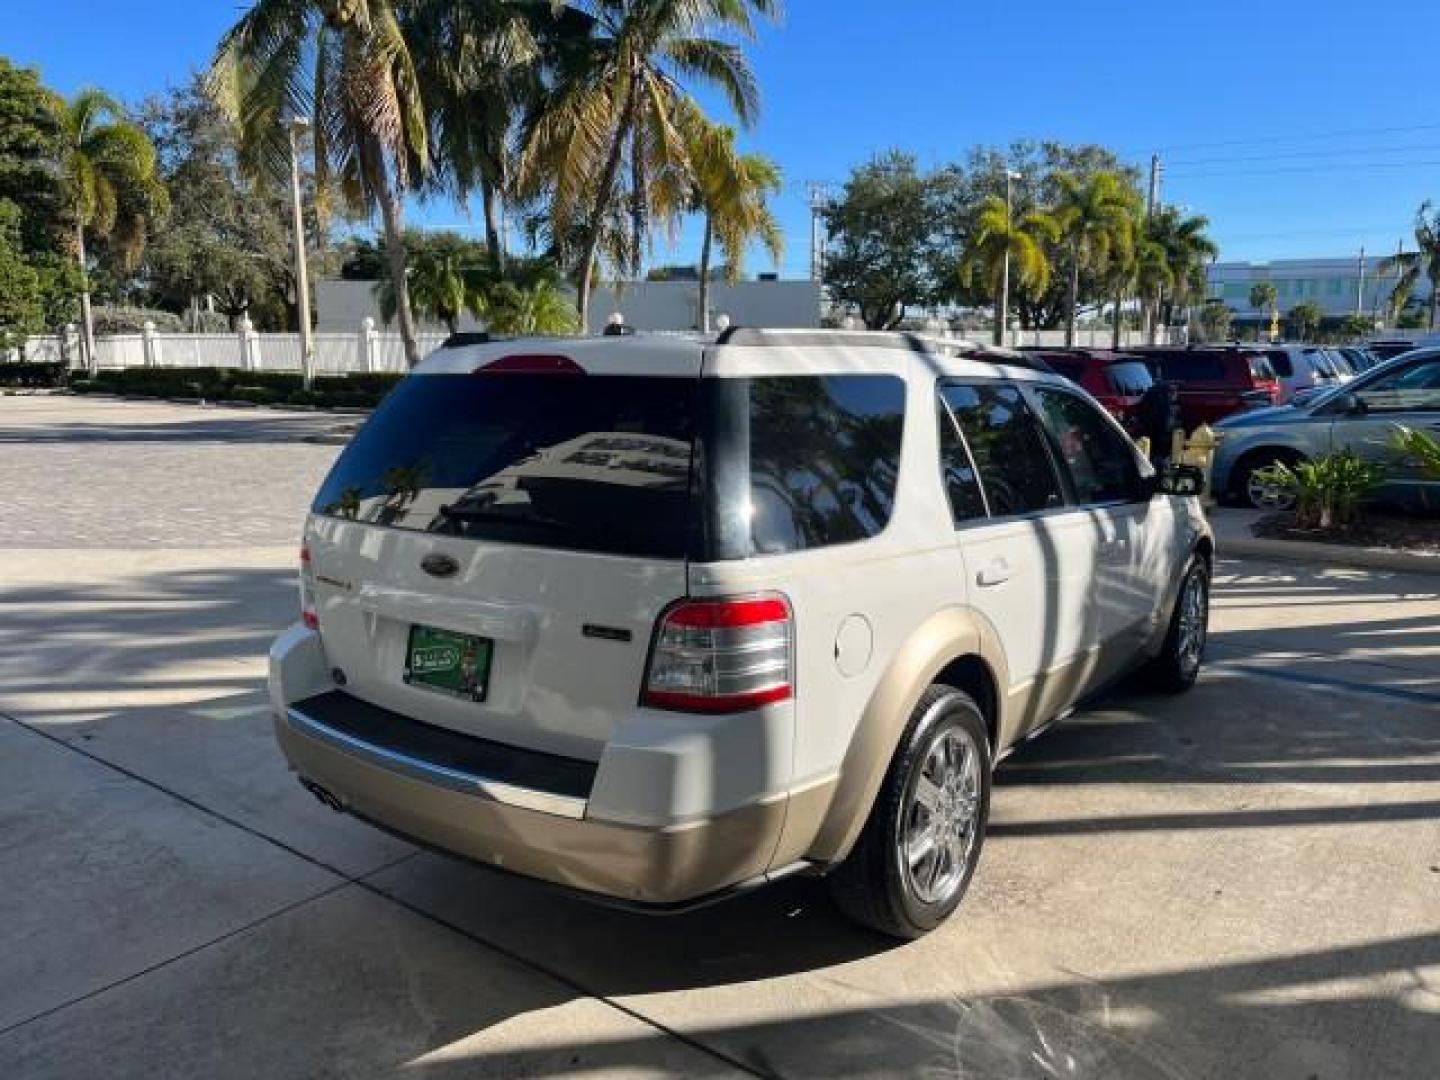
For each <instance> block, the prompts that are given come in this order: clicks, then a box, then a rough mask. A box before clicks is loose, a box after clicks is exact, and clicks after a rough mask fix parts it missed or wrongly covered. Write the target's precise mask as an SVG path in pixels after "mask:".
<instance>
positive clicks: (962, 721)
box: [828, 683, 991, 940]
mask: <svg viewBox="0 0 1440 1080" xmlns="http://www.w3.org/2000/svg"><path fill="white" fill-rule="evenodd" d="M990 768H991V758H990V742H989V737H988V733H987V731H986V725H985V717H984V716H983V714H982V713H981V712H980V708H979V706H977V705H976V704H975V700H974V699H973V698H972V697H971V696H970V695H969V694H967V693H965V692H964V691H963V690H958V689H956V688H955V687H953V686H947V685H945V684H943V683H936V684H935V685H933V686H931V687H929V688H928V689H926V691H925V693H924V694H922V695H921V697H920V700H919V702H917V703H916V705H915V709H914V711H913V712H912V713H911V714H910V721H909V723H908V724H907V725H906V729H905V734H904V735H903V736H902V738H901V740H900V745H899V747H898V748H897V749H896V751H895V757H894V758H893V759H892V761H891V762H890V768H889V770H888V771H887V772H886V774H885V780H884V782H883V783H882V784H881V786H880V791H879V792H878V793H877V795H876V797H875V805H874V806H873V807H871V809H870V817H869V818H868V819H867V820H866V822H865V827H864V829H863V830H862V831H861V833H860V837H859V839H858V840H856V842H855V847H854V849H853V850H852V851H851V852H850V855H849V857H848V858H846V860H845V861H844V862H843V863H841V864H840V866H839V867H837V868H836V869H835V871H834V872H833V873H832V874H831V875H830V877H829V878H828V881H829V885H830V892H831V895H832V896H833V897H834V899H835V903H836V904H837V906H839V908H840V910H841V911H843V912H844V913H845V914H846V915H848V916H849V917H850V918H851V919H853V920H855V921H856V922H858V923H861V924H862V925H865V926H868V927H870V928H872V929H874V930H878V931H880V933H882V934H888V935H889V936H891V937H897V938H903V939H907V940H909V939H913V938H918V937H921V936H923V935H924V934H927V933H929V932H930V931H931V930H933V929H935V928H936V927H937V926H939V925H940V924H941V923H942V922H944V921H945V920H946V919H947V918H948V917H949V916H950V914H951V913H952V912H954V910H955V909H956V908H957V907H959V905H960V901H961V900H962V899H963V898H964V896H965V891H966V889H967V888H969V885H970V879H971V877H972V876H973V875H974V873H975V867H976V865H977V864H978V863H979V861H980V849H981V847H982V846H983V845H984V842H985V825H986V822H987V821H988V820H989V816H990Z"/></svg>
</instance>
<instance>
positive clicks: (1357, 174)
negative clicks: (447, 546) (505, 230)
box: [0, 0, 1440, 277]
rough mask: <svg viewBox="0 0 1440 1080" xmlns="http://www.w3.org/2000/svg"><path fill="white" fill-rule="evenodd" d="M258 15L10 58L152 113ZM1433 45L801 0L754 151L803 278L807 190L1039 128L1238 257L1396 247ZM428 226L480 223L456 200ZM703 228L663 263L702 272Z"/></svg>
mask: <svg viewBox="0 0 1440 1080" xmlns="http://www.w3.org/2000/svg"><path fill="white" fill-rule="evenodd" d="M244 7H245V4H244V3H243V0H236V2H224V0H222V2H218V3H217V2H216V0H141V2H139V3H133V4H112V3H110V2H108V0H3V3H0V8H3V18H0V53H3V54H4V55H6V56H8V57H10V58H11V59H13V60H16V61H19V62H21V63H24V64H30V65H35V66H38V67H39V68H40V69H41V71H42V74H43V75H44V77H45V79H46V80H47V81H48V82H49V83H50V84H51V85H53V86H55V87H56V88H58V89H60V90H61V91H64V92H69V91H72V90H74V89H75V88H76V87H78V86H81V85H85V84H87V83H94V84H98V85H101V86H104V87H105V88H107V89H109V90H111V91H112V92H114V93H117V94H119V95H121V96H123V97H124V98H126V99H130V100H138V99H140V98H143V97H144V96H146V95H148V94H150V93H153V92H155V91H158V90H161V89H164V88H165V87H166V86H168V85H174V84H177V83H179V82H182V81H184V79H185V78H186V77H187V74H188V73H189V72H190V71H191V70H192V69H194V68H196V67H199V66H202V65H203V64H204V63H205V62H206V61H207V59H208V57H209V55H210V53H211V50H212V49H213V47H214V43H215V40H216V38H217V37H218V35H219V34H220V32H221V31H222V30H223V29H224V27H225V26H226V25H227V24H228V23H229V22H230V21H232V20H233V19H234V18H235V17H236V14H237V13H238V12H239V11H241V10H243V9H244ZM1433 41H1434V22H1433V10H1432V9H1431V8H1430V6H1429V5H1426V4H1421V3H1418V2H1414V0H1395V2H1392V3H1390V4H1383V5H1382V4H1375V5H1366V4H1355V3H1353V2H1348V3H1343V4H1342V3H1338V2H1335V0H1312V2H1309V3H1298V2H1292V0H1251V2H1249V3H1235V2H1232V0H1215V2H1212V3H1209V4H1206V5H1203V7H1202V6H1201V5H1196V4H1188V3H1186V4H1154V3H1149V4H1141V3H1120V2H1116V0H1099V2H1093V3H1089V4H1077V3H1075V2H1074V0H1032V2H1031V3H1028V4H1024V5H1021V4H1015V3H1009V4H995V3H983V4H981V3H957V2H951V0H886V2H883V3H882V2H878V0H789V4H788V10H787V13H786V17H785V19H784V22H783V24H782V25H781V26H780V27H777V28H769V29H767V30H766V31H765V32H764V34H763V36H762V38H761V40H760V42H759V43H758V45H756V46H755V47H754V49H753V51H752V56H753V61H754V64H755V67H756V69H757V72H758V75H759V78H760V84H761V87H762V90H763V92H764V111H763V115H762V117H761V120H760V123H759V124H758V126H757V127H756V128H755V129H754V130H752V131H750V132H748V133H746V134H745V136H744V139H743V141H744V142H745V143H746V144H747V145H748V146H749V147H750V148H752V149H757V150H761V151H763V152H765V153H767V154H769V155H770V156H771V157H773V158H775V159H776V160H777V161H778V162H779V163H780V165H781V167H782V168H783V170H784V173H785V177H786V181H787V184H786V190H785V193H784V195H783V197H782V198H781V199H780V201H779V204H778V210H779V212H780V216H781V220H782V224H783V226H784V228H785V232H786V237H787V252H786V256H785V259H784V261H783V264H782V271H783V273H784V276H787V277H789V276H803V275H804V274H805V273H806V268H807V266H808V244H809V215H808V211H807V210H806V203H805V184H806V182H807V181H811V180H819V181H831V182H835V181H840V180H843V178H844V177H845V175H846V173H847V172H848V170H849V168H850V167H851V166H852V165H854V164H855V163H857V162H860V161H863V160H864V159H866V158H868V157H869V156H871V155H872V154H874V153H876V152H878V151H882V150H884V149H887V148H890V147H901V148H905V149H909V150H911V151H913V152H915V153H916V154H917V155H919V156H920V158H921V159H922V161H924V162H925V163H927V164H929V163H936V162H940V161H944V160H946V159H947V158H952V157H958V156H960V155H961V154H962V153H963V152H964V150H965V149H966V148H967V147H969V146H970V145H972V144H974V143H1008V142H1009V141H1011V140H1012V139H1016V138H1025V137H1031V138H1055V139H1060V140H1065V141H1077V142H1078V141H1094V142H1100V143H1104V144H1106V145H1108V146H1110V147H1112V148H1113V149H1114V150H1116V151H1117V152H1118V153H1120V154H1121V155H1122V156H1124V157H1126V158H1127V159H1131V160H1133V161H1135V162H1136V163H1137V164H1143V163H1145V162H1147V161H1148V159H1149V155H1150V153H1151V152H1152V151H1159V152H1160V153H1161V154H1162V157H1163V159H1164V160H1165V161H1166V166H1167V168H1166V179H1165V185H1164V197H1165V199H1166V201H1169V202H1175V203H1180V204H1183V205H1185V206H1187V207H1189V208H1190V209H1191V210H1192V211H1194V212H1198V213H1204V214H1207V215H1208V216H1209V217H1210V219H1211V222H1212V231H1213V234H1214V236H1215V237H1216V238H1217V239H1218V241H1219V242H1220V245H1221V249H1222V258H1225V259H1252V260H1263V259H1269V258H1291V257H1303V256H1307V255H1339V254H1350V253H1353V252H1355V251H1356V250H1357V249H1358V247H1359V246H1360V245H1361V244H1365V245H1366V247H1367V248H1368V249H1369V250H1371V251H1378V250H1384V251H1391V250H1394V247H1395V244H1396V242H1397V241H1398V240H1400V239H1402V238H1404V239H1405V240H1406V241H1407V242H1409V243H1413V241H1410V232H1409V227H1410V223H1411V219H1412V217H1413V214H1414V210H1415V207H1416V206H1417V205H1418V203H1419V202H1420V201H1421V200H1422V199H1424V198H1427V197H1430V198H1435V199H1436V200H1437V201H1440V93H1437V92H1436V90H1435V88H1434V85H1435V84H1434V73H1433V67H1434V57H1433V51H1432V50H1433ZM414 217H415V218H416V220H417V221H419V222H421V223H424V224H434V225H442V224H443V225H447V226H457V227H459V228H462V229H466V230H476V231H478V222H477V221H476V219H475V218H474V217H467V216H465V215H464V214H463V213H462V212H458V211H456V210H455V209H453V208H451V207H448V206H445V205H431V206H427V207H420V208H417V210H416V212H415V214H414ZM697 234H698V226H696V225H689V226H687V227H686V228H685V229H683V230H682V232H681V233H680V235H679V236H678V237H677V238H676V240H675V243H674V245H673V250H672V251H670V252H665V251H662V252H659V253H657V261H666V260H667V259H668V258H669V257H671V256H673V257H674V258H675V259H676V260H677V261H678V260H684V261H688V260H690V259H692V258H693V257H694V250H695V248H696V246H697ZM749 269H751V270H760V269H768V267H766V266H764V265H763V264H762V263H759V262H754V261H752V264H751V266H750V267H749Z"/></svg>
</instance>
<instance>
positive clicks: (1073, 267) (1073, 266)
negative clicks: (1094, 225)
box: [1065, 243, 1080, 349]
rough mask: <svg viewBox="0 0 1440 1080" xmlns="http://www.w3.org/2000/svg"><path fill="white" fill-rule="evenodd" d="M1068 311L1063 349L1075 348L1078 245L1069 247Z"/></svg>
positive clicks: (1077, 297)
mask: <svg viewBox="0 0 1440 1080" xmlns="http://www.w3.org/2000/svg"><path fill="white" fill-rule="evenodd" d="M1069 307H1070V310H1069V312H1068V313H1067V314H1066V316H1065V347H1066V348H1067V349H1073V348H1074V347H1075V316H1076V313H1077V309H1078V308H1079V307H1080V245H1079V243H1074V244H1071V245H1070V305H1069Z"/></svg>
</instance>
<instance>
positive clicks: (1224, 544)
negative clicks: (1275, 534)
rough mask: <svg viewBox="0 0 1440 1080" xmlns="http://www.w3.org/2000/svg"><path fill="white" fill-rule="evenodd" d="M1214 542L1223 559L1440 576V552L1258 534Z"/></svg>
mask: <svg viewBox="0 0 1440 1080" xmlns="http://www.w3.org/2000/svg"><path fill="white" fill-rule="evenodd" d="M1215 541H1216V542H1215V546H1216V548H1218V549H1219V555H1220V558H1222V559H1224V558H1228V557H1230V556H1232V555H1240V556H1245V557H1247V558H1259V559H1280V560H1282V561H1284V562H1304V563H1320V564H1322V565H1325V566H1348V567H1358V568H1359V569H1362V570H1398V571H1400V572H1402V573H1407V574H1437V575H1440V555H1420V554H1416V553H1414V552H1409V551H1390V550H1388V549H1385V548H1366V547H1349V546H1348V545H1345V544H1312V543H1308V542H1307V543H1301V542H1299V541H1295V540H1268V539H1265V538H1264V537H1259V536H1217V537H1216V538H1215Z"/></svg>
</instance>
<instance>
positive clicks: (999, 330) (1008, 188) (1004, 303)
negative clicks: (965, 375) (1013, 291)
mask: <svg viewBox="0 0 1440 1080" xmlns="http://www.w3.org/2000/svg"><path fill="white" fill-rule="evenodd" d="M1019 179H1020V174H1019V173H1018V172H1016V171H1015V170H1014V169H1008V168H1007V169H1006V170H1005V229H1006V232H1007V235H1006V237H1005V263H1004V269H1003V270H1002V271H1001V274H1000V324H999V325H998V326H996V327H995V344H996V345H1004V344H1005V343H1006V341H1005V338H1006V335H1007V334H1008V333H1009V330H1010V237H1009V235H1008V233H1009V231H1010V229H1011V226H1012V219H1013V218H1014V216H1015V215H1014V203H1015V196H1014V192H1013V185H1014V183H1015V181H1016V180H1019Z"/></svg>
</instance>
